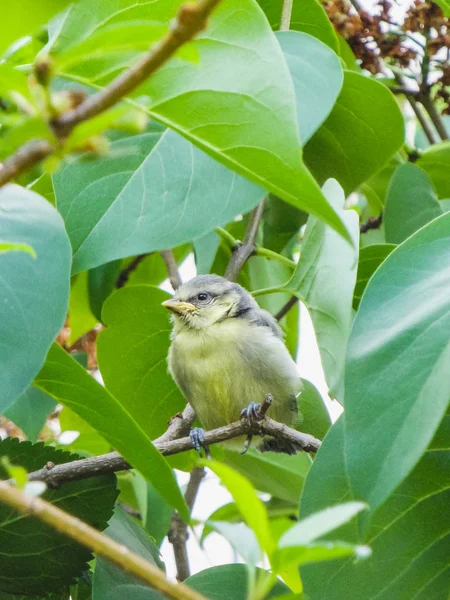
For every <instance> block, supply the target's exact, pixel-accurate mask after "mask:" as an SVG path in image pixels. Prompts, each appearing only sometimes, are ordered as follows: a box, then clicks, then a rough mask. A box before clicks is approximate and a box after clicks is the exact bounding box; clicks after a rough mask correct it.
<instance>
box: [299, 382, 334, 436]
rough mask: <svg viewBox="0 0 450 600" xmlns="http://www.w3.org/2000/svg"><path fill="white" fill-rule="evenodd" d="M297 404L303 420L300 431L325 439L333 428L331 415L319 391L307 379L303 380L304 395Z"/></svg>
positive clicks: (302, 394)
mask: <svg viewBox="0 0 450 600" xmlns="http://www.w3.org/2000/svg"><path fill="white" fill-rule="evenodd" d="M297 404H298V409H299V411H300V418H301V421H300V426H299V429H300V430H301V431H302V432H303V433H309V434H310V435H313V436H314V437H316V438H318V439H319V440H321V439H323V438H324V437H325V434H326V433H327V431H328V429H329V428H330V426H331V419H330V414H329V412H328V410H327V407H326V405H325V402H324V400H323V398H322V396H321V394H320V392H319V390H318V389H317V388H316V386H315V385H314V384H313V383H311V382H310V381H308V380H307V379H303V378H302V393H301V394H300V396H299V397H298V398H297Z"/></svg>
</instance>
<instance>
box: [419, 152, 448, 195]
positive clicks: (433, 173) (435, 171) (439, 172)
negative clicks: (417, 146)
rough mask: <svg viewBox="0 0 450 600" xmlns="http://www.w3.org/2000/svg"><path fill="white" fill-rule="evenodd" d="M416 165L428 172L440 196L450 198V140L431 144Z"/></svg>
mask: <svg viewBox="0 0 450 600" xmlns="http://www.w3.org/2000/svg"><path fill="white" fill-rule="evenodd" d="M416 165H418V166H419V167H421V168H422V169H423V170H424V171H426V172H427V173H428V176H429V177H430V179H431V181H432V182H433V184H434V187H435V188H436V191H437V195H438V197H439V198H450V182H449V179H448V170H449V169H450V142H442V143H441V144H435V145H433V146H430V147H429V148H427V150H425V151H424V152H423V154H422V155H421V157H420V158H419V160H418V161H417V162H416Z"/></svg>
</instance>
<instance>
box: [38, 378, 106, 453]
mask: <svg viewBox="0 0 450 600" xmlns="http://www.w3.org/2000/svg"><path fill="white" fill-rule="evenodd" d="M32 389H36V388H32ZM36 391H37V392H40V390H37V389H36ZM41 393H42V392H41ZM59 424H60V427H61V433H62V434H63V433H64V432H65V431H78V433H79V434H80V435H79V436H78V437H77V438H76V439H75V440H74V441H73V442H71V443H70V444H68V445H67V449H68V450H70V451H71V452H82V453H88V454H93V455H96V454H106V452H110V450H111V444H109V443H108V442H107V441H106V440H105V439H104V438H102V436H101V435H100V434H99V433H98V432H97V431H96V430H95V429H94V428H93V427H91V425H89V424H88V423H86V421H84V420H83V419H82V418H81V417H79V416H78V415H77V413H75V412H74V411H73V410H71V409H70V408H68V407H67V406H65V407H64V408H63V409H62V411H61V412H60V414H59Z"/></svg>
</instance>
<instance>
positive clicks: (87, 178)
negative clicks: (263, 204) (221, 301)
mask: <svg viewBox="0 0 450 600" xmlns="http://www.w3.org/2000/svg"><path fill="white" fill-rule="evenodd" d="M211 181H214V194H211ZM54 187H55V194H56V202H57V206H58V210H59V211H60V212H61V214H62V216H63V218H64V220H65V223H66V228H67V232H68V234H69V237H70V239H71V242H72V247H73V252H74V265H73V271H74V272H78V271H81V270H85V269H91V268H92V267H96V266H98V265H101V264H102V263H105V262H110V261H112V260H114V259H117V258H123V257H126V256H133V255H135V254H144V253H147V252H151V251H152V250H161V249H164V248H172V247H174V246H178V245H179V244H183V243H185V242H187V241H190V240H192V239H194V238H197V237H200V236H202V235H204V234H205V233H207V232H209V231H211V229H212V228H214V227H216V226H219V225H224V224H225V223H227V222H228V221H231V220H232V219H234V217H235V216H236V215H238V214H239V213H241V212H247V211H249V210H250V209H252V208H253V207H254V206H256V204H257V203H258V202H259V201H260V200H261V198H262V197H263V195H264V191H263V190H262V189H261V188H259V187H258V186H255V185H253V184H251V183H250V182H248V181H246V180H245V179H243V178H242V177H238V176H237V175H236V174H235V173H233V172H232V171H229V170H228V169H226V168H225V167H223V166H222V165H220V164H218V163H217V162H216V161H214V160H213V159H212V158H210V157H208V156H207V155H206V154H204V153H203V152H201V151H200V150H198V149H197V148H195V147H194V146H192V145H191V144H189V143H188V142H187V141H186V140H184V139H183V138H182V137H181V136H179V135H177V134H176V133H175V132H173V131H167V132H166V133H164V134H163V135H162V136H161V132H160V131H159V132H156V133H155V132H153V133H151V132H149V133H145V134H142V135H139V136H133V137H130V138H125V139H120V140H118V141H115V142H112V144H111V150H110V155H109V156H108V157H105V158H102V159H97V161H96V163H95V169H93V168H92V161H91V160H89V159H88V158H87V157H84V156H82V157H80V158H79V159H77V160H75V161H72V162H70V163H67V164H66V166H65V167H63V169H61V170H60V171H59V172H58V173H56V175H55V176H54ZM124 206H126V210H125V211H124Z"/></svg>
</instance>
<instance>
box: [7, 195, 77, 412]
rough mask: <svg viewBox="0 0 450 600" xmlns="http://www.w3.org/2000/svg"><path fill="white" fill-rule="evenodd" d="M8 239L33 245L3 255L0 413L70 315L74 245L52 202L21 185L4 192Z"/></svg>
mask: <svg viewBox="0 0 450 600" xmlns="http://www.w3.org/2000/svg"><path fill="white" fill-rule="evenodd" d="M0 228H1V237H2V240H3V241H5V242H7V241H11V242H14V243H21V244H26V245H28V246H31V247H32V248H33V249H34V251H35V253H36V258H32V257H31V256H30V255H29V254H27V253H26V252H8V253H7V254H4V255H2V256H0V278H1V281H2V285H1V293H0V294H1V302H0V339H1V340H2V344H3V346H4V348H7V352H5V351H3V352H2V353H1V358H0V413H1V412H4V411H5V410H6V408H8V406H10V405H11V404H12V403H13V402H14V401H15V400H16V399H17V398H18V397H19V396H20V394H22V393H23V392H24V391H25V390H26V389H27V387H28V386H29V385H30V383H31V381H32V380H33V377H34V376H35V375H36V373H37V372H38V371H39V369H40V368H41V366H42V365H43V363H44V360H45V356H46V354H47V351H48V349H49V347H50V344H51V343H52V342H53V340H54V338H55V336H56V335H57V333H58V332H59V330H60V329H61V327H62V326H63V324H64V320H65V318H66V314H67V304H68V297H69V276H70V244H69V240H68V239H67V235H66V232H65V230H64V225H63V222H62V220H61V217H60V216H59V214H58V213H57V212H56V210H55V209H54V208H53V207H52V206H50V204H48V202H47V201H46V200H44V199H43V198H41V197H40V196H38V195H37V194H35V193H34V192H30V191H28V190H25V189H23V188H21V187H19V186H17V185H7V186H5V187H3V188H2V189H1V190H0Z"/></svg>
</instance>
